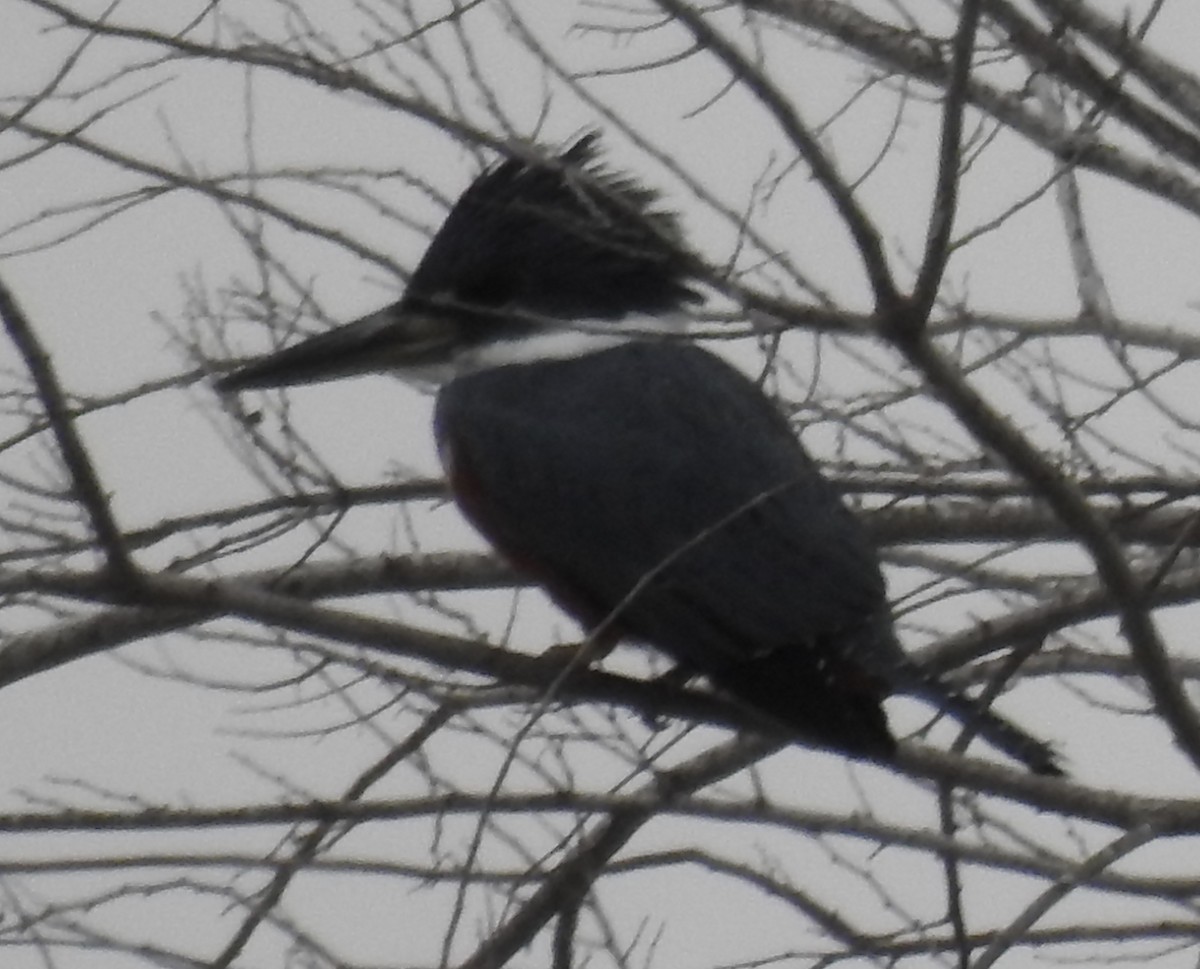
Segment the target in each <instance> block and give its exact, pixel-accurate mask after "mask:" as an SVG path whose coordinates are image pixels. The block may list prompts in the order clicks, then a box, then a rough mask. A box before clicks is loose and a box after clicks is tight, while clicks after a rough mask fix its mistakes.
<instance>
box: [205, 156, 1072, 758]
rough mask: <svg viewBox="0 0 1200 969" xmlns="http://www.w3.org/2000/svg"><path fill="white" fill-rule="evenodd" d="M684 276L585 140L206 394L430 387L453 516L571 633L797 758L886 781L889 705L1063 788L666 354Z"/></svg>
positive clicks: (836, 507)
mask: <svg viewBox="0 0 1200 969" xmlns="http://www.w3.org/2000/svg"><path fill="white" fill-rule="evenodd" d="M690 265H691V263H690V261H689V260H688V258H687V257H686V255H685V249H684V246H683V243H682V239H681V235H680V231H679V228H678V226H677V224H676V221H675V219H674V217H673V216H672V215H671V214H669V213H667V212H664V211H662V210H661V209H659V208H658V200H657V197H656V194H655V193H654V192H652V191H650V190H649V189H647V188H645V187H643V186H642V185H641V184H639V183H638V182H637V181H635V180H634V179H632V178H630V177H628V176H626V175H623V174H620V173H618V172H615V171H613V170H611V169H610V168H608V167H607V166H605V165H604V163H603V162H602V160H601V159H600V157H599V151H598V147H597V140H596V137H595V135H588V136H586V137H584V138H582V139H580V140H579V141H578V142H576V143H575V144H574V145H573V146H571V147H570V148H568V149H567V150H566V151H564V152H562V153H561V154H559V155H557V156H553V157H544V158H540V159H539V160H532V159H531V158H521V159H517V158H510V159H508V160H506V161H503V162H502V163H500V164H498V165H496V166H495V167H493V168H492V169H490V170H489V171H486V172H485V173H484V174H482V175H481V176H479V178H478V179H477V180H476V181H475V182H474V183H473V184H472V185H471V186H470V187H469V188H468V189H467V191H466V192H465V193H464V194H463V196H462V197H461V199H460V200H459V201H458V203H457V204H456V205H455V206H454V208H453V210H452V211H451V212H450V214H449V216H448V217H447V218H446V221H445V223H444V224H443V225H442V227H441V229H440V230H439V231H438V232H437V234H436V235H435V236H434V238H433V241H432V242H431V243H430V245H429V248H428V250H427V252H426V253H425V255H424V257H423V258H422V260H421V262H420V264H419V265H418V266H417V269H416V271H415V272H414V274H413V276H412V279H411V282H410V284H409V287H408V289H407V291H406V293H405V295H404V297H403V298H402V299H401V300H400V301H399V302H397V303H395V304H393V305H391V306H388V307H386V308H385V309H383V310H380V311H379V312H377V313H374V314H372V315H370V316H367V317H364V318H363V319H361V320H358V321H357V322H354V323H351V324H349V325H347V326H344V327H342V328H340V329H335V330H332V331H330V332H328V333H325V334H322V335H320V336H317V337H315V338H313V339H310V340H308V341H306V342H303V343H300V344H299V345H297V346H294V347H291V348H288V349H285V350H283V351H281V352H279V353H276V354H274V355H272V356H268V357H266V358H265V359H262V360H259V361H257V362H254V363H251V364H249V365H248V366H245V367H243V368H242V369H240V370H237V371H235V372H233V373H232V374H230V375H228V376H226V377H225V378H223V379H222V380H221V381H220V382H219V384H218V387H219V388H220V389H221V390H222V391H227V392H228V391H242V390H248V389H253V388H263V387H276V386H282V385H287V384H296V383H305V382H312V381H320V380H328V379H332V378H335V377H340V376H344V375H347V374H353V373H361V372H369V371H397V372H399V374H400V375H401V376H406V375H407V376H410V377H415V378H419V379H423V380H428V379H434V380H438V381H439V382H440V391H439V393H438V397H437V404H436V410H435V432H436V436H437V441H438V445H439V451H440V454H441V456H442V460H443V462H444V464H445V468H446V472H447V475H448V478H449V481H450V485H451V488H452V490H453V493H454V496H455V498H456V500H457V502H458V504H459V506H460V507H461V509H462V511H463V512H464V513H465V514H466V516H467V517H468V518H469V519H470V520H471V521H472V522H473V523H474V524H475V525H476V527H477V528H478V529H479V530H480V531H481V532H482V533H483V534H484V535H485V536H486V537H487V538H488V539H489V540H491V541H492V542H493V543H494V545H495V546H496V548H497V549H498V550H499V551H500V552H501V553H503V554H504V555H505V556H507V557H509V558H510V559H511V560H512V562H513V563H514V564H516V565H518V566H519V567H521V568H523V569H525V570H527V572H528V574H529V575H530V576H531V577H533V578H535V579H536V580H538V581H539V582H541V583H542V584H543V586H544V587H545V588H546V590H547V591H548V592H549V594H550V595H551V597H552V598H553V599H554V600H555V601H556V602H557V603H558V604H559V605H560V606H561V607H562V608H563V609H565V610H566V611H567V612H569V613H571V614H572V615H573V616H575V617H576V618H577V619H578V620H579V621H580V622H581V623H582V624H583V625H584V627H585V628H588V629H593V630H594V629H597V628H598V627H600V628H603V629H604V630H607V631H610V632H613V633H617V634H620V635H621V636H624V637H628V638H631V639H635V640H640V641H642V642H644V643H646V644H649V645H650V646H653V647H655V648H657V649H659V650H661V651H663V652H664V653H666V654H668V655H669V656H671V657H672V658H673V659H674V660H676V661H677V662H678V663H679V664H680V666H681V667H682V668H683V669H684V670H686V671H688V672H691V673H694V674H702V675H703V676H704V677H706V678H707V680H708V681H709V682H710V683H711V685H712V686H713V687H715V688H716V689H717V690H718V691H720V692H721V693H723V694H725V695H727V696H729V697H730V698H732V699H734V700H736V701H738V702H740V703H741V704H744V705H745V706H748V707H750V708H752V709H754V710H755V711H757V712H758V713H759V714H760V715H762V716H765V717H767V718H769V719H770V720H772V721H775V722H777V723H778V724H780V725H783V726H786V727H788V728H790V729H792V730H793V731H795V732H796V734H797V735H798V736H799V737H800V738H801V739H807V740H809V741H811V742H816V743H820V744H824V745H828V746H832V747H835V748H838V749H841V750H843V751H846V752H849V753H852V754H857V755H861V756H867V757H873V758H879V759H887V758H889V757H890V756H891V755H892V754H893V753H894V751H895V740H894V739H893V736H892V734H891V733H890V731H889V729H888V725H887V720H886V718H885V715H884V712H883V710H882V707H881V701H882V700H883V699H884V698H885V697H886V696H887V695H889V694H891V693H895V692H903V693H910V694H915V695H917V696H919V697H921V698H923V699H925V700H926V701H928V702H931V703H932V704H934V705H935V706H936V707H937V708H938V709H939V710H942V711H944V712H945V713H947V714H949V715H951V716H953V717H954V718H956V719H958V720H959V721H962V722H964V723H967V724H969V725H970V726H971V727H972V728H973V729H975V730H977V731H978V733H979V734H981V735H982V736H983V737H984V738H985V739H987V740H988V741H989V742H990V743H991V744H993V745H994V746H996V747H997V748H999V749H1000V750H1002V751H1004V752H1005V753H1007V754H1008V755H1010V756H1012V757H1014V758H1016V759H1017V760H1019V761H1021V762H1023V763H1024V764H1025V765H1026V766H1027V767H1028V768H1029V769H1030V770H1033V771H1035V772H1037V773H1041V774H1057V773H1060V770H1059V767H1058V765H1057V762H1056V758H1055V756H1054V754H1053V752H1052V751H1051V749H1050V748H1049V747H1048V746H1047V745H1046V744H1043V743H1042V742H1040V741H1038V740H1036V739H1034V738H1033V737H1031V736H1029V735H1028V734H1026V733H1025V732H1024V731H1023V730H1021V729H1020V728H1018V727H1016V726H1014V725H1013V724H1011V723H1009V722H1008V721H1006V720H1004V719H1002V718H1001V717H999V716H998V715H997V714H995V713H993V712H991V711H990V710H988V709H986V708H984V707H983V706H981V705H979V704H977V703H976V702H975V701H973V700H972V699H970V698H968V697H967V696H965V695H963V694H961V693H958V692H956V691H954V690H953V689H951V688H949V687H948V686H946V685H945V684H943V683H941V682H940V681H939V680H938V679H937V678H936V677H935V676H933V675H932V674H931V673H929V672H927V671H926V670H924V669H922V668H921V667H919V666H918V665H917V664H916V663H915V662H914V661H913V660H911V659H910V658H909V657H908V656H907V655H906V654H905V653H904V651H903V650H902V649H901V647H900V645H899V643H898V642H897V639H896V635H895V632H894V630H893V625H892V617H891V613H890V611H889V608H888V603H887V599H886V594H885V587H884V581H883V577H882V575H881V573H880V568H879V559H878V555H877V553H876V550H875V549H874V548H873V547H872V544H871V542H870V540H869V539H868V537H867V535H866V533H865V531H864V529H863V527H862V525H861V523H860V522H859V521H858V519H857V518H856V517H855V516H854V515H853V514H852V513H851V512H850V510H849V509H848V508H847V507H846V506H845V505H844V504H843V502H842V498H841V496H840V495H839V493H838V492H837V490H836V489H835V488H834V487H833V486H832V485H831V484H830V483H829V482H828V481H827V480H826V479H825V478H824V477H823V476H822V474H821V472H820V470H819V469H818V467H817V466H816V464H815V463H814V462H813V460H812V459H811V458H810V457H809V455H808V454H807V453H806V452H805V451H804V449H803V448H802V447H801V445H800V443H799V442H798V441H797V440H796V437H795V436H794V434H793V432H792V429H791V427H790V426H789V424H788V422H787V421H786V420H785V418H784V417H783V416H782V414H781V413H780V412H779V411H778V410H777V409H776V407H775V406H774V405H773V404H772V402H771V401H770V400H769V399H768V398H767V397H766V396H765V395H764V394H763V393H762V392H761V391H760V390H759V388H758V387H757V386H756V385H755V384H754V383H753V382H752V381H750V380H749V379H747V378H746V377H745V376H743V375H742V374H741V373H739V372H738V371H737V370H736V369H734V368H733V367H732V366H730V365H729V364H727V363H725V362H724V361H723V360H721V359H720V358H718V357H716V356H714V355H712V354H710V353H708V352H707V351H705V350H703V349H700V348H699V347H696V346H694V345H692V344H689V343H687V342H685V341H683V340H681V339H679V338H678V337H676V338H675V339H669V338H665V337H664V336H663V335H662V334H663V333H664V331H668V330H670V329H671V324H672V321H674V320H677V319H679V318H681V317H682V314H683V311H684V310H685V309H686V308H687V306H688V304H690V303H693V302H695V301H697V300H698V299H699V298H700V297H699V294H698V292H697V290H696V289H695V287H694V284H693V281H692V279H691V278H690V277H689V271H688V270H689V266H690Z"/></svg>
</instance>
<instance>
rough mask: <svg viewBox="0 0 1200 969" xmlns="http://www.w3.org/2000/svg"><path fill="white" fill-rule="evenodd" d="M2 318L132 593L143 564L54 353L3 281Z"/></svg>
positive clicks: (111, 566) (111, 562)
mask: <svg viewBox="0 0 1200 969" xmlns="http://www.w3.org/2000/svg"><path fill="white" fill-rule="evenodd" d="M0 319H3V321H4V328H5V329H6V330H8V335H9V336H10V337H11V338H12V341H13V343H15V344H16V346H17V350H18V351H19V352H20V354H21V357H22V358H23V359H24V361H25V365H26V367H28V369H29V374H30V376H31V377H32V378H33V382H34V384H35V386H36V387H37V391H38V398H39V399H40V400H41V403H42V406H43V407H44V408H45V410H46V417H47V419H48V420H49V422H50V429H51V430H52V431H53V432H54V437H55V440H56V441H57V442H58V449H59V453H60V454H61V455H62V459H63V463H64V464H65V465H66V467H67V473H68V474H69V475H70V476H71V482H72V490H73V491H74V493H75V495H76V497H77V498H78V499H79V502H80V503H81V504H82V505H83V507H84V509H85V510H86V511H87V514H88V517H89V518H90V519H91V522H92V528H93V529H94V530H95V533H96V538H97V540H98V541H99V543H100V548H101V550H102V552H103V554H104V556H105V559H106V561H107V565H108V579H109V580H110V581H111V582H112V583H113V586H114V588H119V589H121V590H123V592H125V593H126V594H129V595H132V594H133V592H134V587H136V585H137V583H138V578H139V572H138V569H137V566H136V565H135V564H134V562H133V560H132V559H131V558H130V556H129V550H128V548H127V547H126V545H125V537H124V536H123V535H122V534H121V529H120V528H119V527H118V526H117V523H116V521H115V520H114V519H113V515H112V509H111V508H110V507H109V503H108V496H107V495H106V494H105V493H104V488H103V487H102V486H101V484H100V479H99V477H98V476H97V474H96V469H95V467H94V466H93V465H92V460H91V458H90V457H89V456H88V453H87V449H86V448H85V447H84V445H83V441H82V440H81V439H80V437H79V434H78V433H77V431H76V429H75V422H74V420H73V419H72V416H71V414H70V409H69V407H68V406H67V403H66V398H65V395H64V394H63V390H62V387H61V385H60V384H59V382H58V377H57V375H56V374H55V373H54V367H53V365H52V364H51V362H50V355H49V354H48V353H46V351H45V350H44V349H43V348H42V345H41V343H40V342H39V341H38V338H37V336H36V334H35V333H34V331H33V327H32V325H31V324H30V322H29V320H28V319H27V318H26V316H25V314H24V313H23V312H22V311H21V308H20V307H19V306H18V305H17V301H16V298H15V297H14V296H13V294H12V293H11V292H10V291H9V289H8V287H7V286H5V285H4V283H3V282H2V281H0Z"/></svg>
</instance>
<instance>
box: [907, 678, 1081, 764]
mask: <svg viewBox="0 0 1200 969" xmlns="http://www.w3.org/2000/svg"><path fill="white" fill-rule="evenodd" d="M906 672H907V675H905V676H904V677H902V679H901V682H900V683H899V684H897V686H898V688H899V689H900V690H901V691H903V692H905V693H909V694H911V695H913V696H916V697H918V698H920V699H922V700H925V701H926V702H927V703H931V704H933V705H934V706H936V707H937V708H938V709H939V710H942V711H943V712H945V713H947V714H949V715H950V716H952V717H953V718H954V719H955V720H957V721H958V722H959V723H961V724H962V725H963V726H964V727H965V728H967V729H968V730H970V731H973V732H975V733H977V734H979V736H980V737H982V738H983V739H984V740H986V741H987V742H988V743H989V744H991V745H992V746H993V747H995V748H996V749H997V750H999V751H1001V752H1002V753H1005V754H1007V755H1008V756H1009V757H1012V758H1013V759H1014V760H1018V761H1020V762H1021V763H1022V764H1024V765H1025V766H1026V767H1027V768H1029V770H1030V771H1032V772H1033V773H1034V774H1041V775H1044V776H1047V777H1061V776H1062V775H1063V769H1062V767H1061V766H1060V764H1059V757H1058V753H1057V752H1056V751H1055V749H1054V748H1053V747H1052V746H1051V745H1050V744H1048V743H1046V742H1045V741H1042V740H1039V739H1038V738H1037V737H1035V736H1033V735H1032V734H1030V733H1027V732H1026V731H1025V730H1023V729H1022V728H1021V727H1018V726H1017V725H1016V724H1015V723H1013V722H1012V721H1010V720H1006V719H1005V718H1004V717H1002V716H1000V714H998V713H994V712H993V711H992V710H991V709H990V708H989V707H987V706H985V705H984V704H982V703H980V702H979V701H978V700H975V699H972V698H971V697H969V696H967V695H966V694H965V693H959V692H958V691H957V690H955V689H953V688H952V687H950V686H948V685H947V684H945V683H943V682H942V681H941V680H939V679H938V678H937V677H936V676H934V675H933V674H932V673H929V672H927V671H925V670H922V669H920V668H919V667H916V666H915V665H914V666H913V667H912V669H911V670H908V671H906Z"/></svg>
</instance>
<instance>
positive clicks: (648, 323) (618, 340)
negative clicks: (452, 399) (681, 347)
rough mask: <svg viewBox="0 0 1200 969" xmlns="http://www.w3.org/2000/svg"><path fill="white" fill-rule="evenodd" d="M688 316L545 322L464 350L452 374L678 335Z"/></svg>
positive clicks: (685, 325)
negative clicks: (538, 327)
mask: <svg viewBox="0 0 1200 969" xmlns="http://www.w3.org/2000/svg"><path fill="white" fill-rule="evenodd" d="M687 326H688V318H687V316H686V315H685V314H683V313H679V312H676V313H670V314H665V315H663V316H633V315H631V316H626V317H624V318H622V319H620V320H572V321H571V322H569V323H566V322H564V323H558V324H550V325H547V326H546V327H545V328H544V329H542V330H541V331H539V332H535V333H525V334H522V335H521V336H519V337H513V338H512V339H511V340H497V341H494V342H490V343H484V344H481V345H480V346H477V347H472V348H470V349H468V350H464V351H463V352H461V353H459V354H458V355H456V356H455V358H454V362H453V363H452V364H451V366H452V367H453V369H454V371H455V376H459V375H461V374H465V373H472V372H474V371H478V370H487V369H489V368H491V367H504V366H508V365H509V364H514V363H532V362H534V361H537V360H568V359H571V358H573V357H584V356H587V355H588V354H589V353H596V352H598V351H600V350H607V349H609V348H610V347H615V346H620V345H621V344H622V343H630V342H632V341H634V340H638V339H643V338H647V337H656V336H663V335H675V336H682V335H683V334H684V333H686V332H687Z"/></svg>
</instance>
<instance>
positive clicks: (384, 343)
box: [216, 303, 460, 393]
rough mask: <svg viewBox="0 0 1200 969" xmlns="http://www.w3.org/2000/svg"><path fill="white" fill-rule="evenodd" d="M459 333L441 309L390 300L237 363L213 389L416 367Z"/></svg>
mask: <svg viewBox="0 0 1200 969" xmlns="http://www.w3.org/2000/svg"><path fill="white" fill-rule="evenodd" d="M459 338H460V334H459V331H458V327H457V326H455V324H454V321H453V320H452V319H451V318H450V317H449V316H448V315H447V314H438V313H433V312H429V311H425V310H418V309H411V308H408V307H405V306H404V305H403V304H402V303H394V304H392V305H391V306H388V307H386V308H385V309H382V310H379V311H378V312H375V313H372V314H370V315H369V316H364V317H362V318H361V319H358V320H355V321H354V322H353V323H347V324H346V325H345V326H340V327H338V328H337V329H335V330H330V331H329V332H327V333H322V334H320V335H318V336H315V337H312V338H311V339H308V340H305V341H304V342H302V343H297V344H296V345H295V346H291V347H287V348H286V349H283V350H280V351H279V352H278V353H272V354H270V355H268V356H265V357H263V358H261V359H259V360H256V361H254V362H253V363H249V364H247V365H246V366H244V367H240V368H238V369H237V370H235V371H233V373H230V374H227V375H226V376H224V377H222V378H221V379H220V380H218V381H217V382H216V388H217V390H219V391H220V392H221V393H234V392H236V391H239V390H257V389H263V388H267V387H286V386H290V385H292V384H309V383H318V382H320V381H325V380H337V379H338V378H339V377H349V376H353V375H354V374H363V373H387V372H389V371H400V372H403V371H404V370H406V369H412V370H420V369H421V368H425V367H431V366H434V365H436V364H439V363H446V362H448V361H449V360H450V358H451V356H452V355H453V352H454V349H455V347H456V346H457V345H458V343H459Z"/></svg>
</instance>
